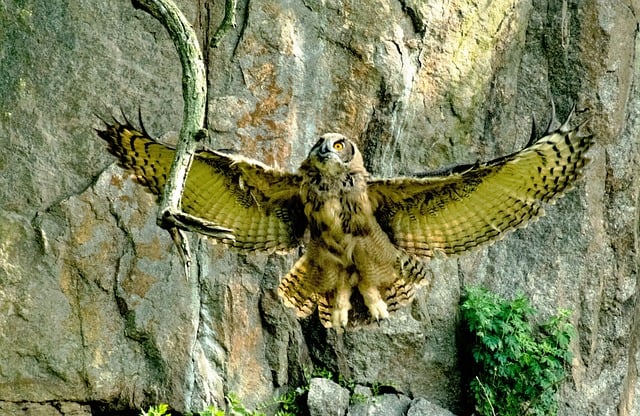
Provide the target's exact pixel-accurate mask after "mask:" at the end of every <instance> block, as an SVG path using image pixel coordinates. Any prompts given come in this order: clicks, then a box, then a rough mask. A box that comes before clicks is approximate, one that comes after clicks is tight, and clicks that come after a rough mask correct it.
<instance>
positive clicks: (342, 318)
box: [98, 116, 593, 328]
mask: <svg viewBox="0 0 640 416" xmlns="http://www.w3.org/2000/svg"><path fill="white" fill-rule="evenodd" d="M568 121H569V120H567V122H565V123H564V124H563V125H562V126H560V127H559V128H557V129H555V130H552V129H551V127H552V124H553V123H555V116H554V117H553V119H552V123H550V125H549V128H547V131H546V132H545V133H544V134H543V136H542V137H540V138H539V139H538V138H537V137H536V134H535V128H534V132H533V133H532V139H531V140H530V142H529V143H528V144H527V146H526V147H525V148H524V149H522V150H521V151H519V152H515V153H513V154H510V155H508V156H504V157H501V158H498V159H495V160H492V161H490V162H486V163H476V164H474V165H460V166H456V167H453V168H450V169H445V170H442V171H439V172H433V173H425V174H421V175H417V176H416V177H398V178H391V179H376V178H371V177H370V176H369V174H368V173H367V171H366V170H365V168H364V164H363V160H362V155H361V154H360V152H359V151H358V149H357V148H356V146H355V144H354V143H353V142H351V141H350V140H348V139H347V138H345V137H344V136H342V135H340V134H336V133H329V134H325V135H323V136H322V137H320V139H319V140H318V142H317V143H316V144H315V146H313V148H312V149H311V151H310V152H309V155H308V157H307V159H306V160H305V161H304V162H303V163H302V165H301V166H300V168H299V169H298V171H297V172H295V173H288V172H284V171H281V170H277V169H273V168H270V167H268V166H265V165H264V164H262V163H260V162H258V161H255V160H251V159H247V158H245V157H242V156H239V155H236V154H232V153H228V152H223V151H215V150H208V149H203V150H201V151H199V152H198V153H197V154H196V157H195V160H194V162H193V165H192V167H191V170H190V171H189V176H188V179H187V182H186V185H185V189H184V193H183V197H182V209H183V210H184V212H186V213H187V214H190V215H192V216H194V217H197V218H202V219H204V220H207V221H209V222H212V223H215V224H217V225H219V226H221V227H224V228H227V229H229V230H231V232H232V234H233V236H234V238H232V239H225V240H223V242H224V243H226V244H228V245H230V246H233V247H235V248H237V249H240V250H244V251H257V250H261V251H276V250H278V251H286V250H291V249H294V248H296V247H299V246H301V245H304V247H305V252H304V254H303V255H302V257H301V258H300V259H299V260H298V261H297V262H296V263H295V265H294V266H293V268H292V269H291V270H290V271H289V273H287V275H285V276H284V277H283V278H282V280H281V283H280V286H279V288H278V292H279V294H280V295H281V297H282V299H283V301H284V303H285V304H286V305H287V306H289V307H292V308H293V309H294V310H295V312H296V314H297V315H298V317H305V316H308V315H310V314H311V313H313V312H314V310H315V309H316V308H317V309H318V311H319V316H320V319H321V321H322V323H323V325H324V326H325V327H337V328H340V327H345V326H346V325H347V322H348V320H349V311H350V310H351V309H352V301H353V298H352V294H353V293H352V292H353V291H354V289H357V293H359V294H360V295H361V297H362V299H363V300H364V303H365V305H366V306H367V309H368V311H369V314H370V316H371V317H373V318H375V319H384V318H387V317H388V314H389V312H390V311H393V310H396V309H397V308H398V307H400V306H402V305H404V304H406V303H408V302H410V301H411V299H412V298H413V295H414V291H415V288H416V287H417V286H419V285H421V284H423V283H425V282H426V280H427V278H426V277H427V276H426V275H427V271H426V269H425V266H424V263H423V262H422V260H423V259H429V258H432V257H434V256H435V255H438V254H442V255H446V256H450V255H455V254H459V253H463V252H465V251H467V250H469V249H472V248H474V247H477V246H480V245H482V244H486V243H491V242H493V241H496V240H499V239H501V238H503V237H504V236H505V234H506V233H508V232H509V231H512V230H514V229H516V228H519V227H523V226H525V225H526V224H527V222H528V221H531V220H534V219H536V218H538V217H540V216H541V215H543V213H544V208H543V205H544V203H549V202H552V201H553V200H554V198H556V197H558V196H560V195H562V194H563V193H564V192H565V191H567V190H568V189H570V188H571V187H572V186H573V184H574V182H575V181H576V180H577V179H578V178H579V177H580V176H581V170H582V167H583V166H584V165H585V164H586V163H587V161H588V159H587V158H586V157H585V152H586V151H587V150H588V149H589V147H590V146H591V144H592V143H593V141H592V137H591V136H590V135H587V134H584V132H582V125H581V126H580V127H577V128H575V129H570V128H569V126H568ZM583 125H584V124H583ZM141 130H142V131H138V130H136V129H135V128H134V127H132V125H131V124H130V123H129V122H125V123H124V124H121V123H119V122H117V121H115V122H114V123H113V124H108V125H107V127H106V129H105V130H101V131H98V134H99V135H100V137H101V138H103V139H104V140H106V141H107V143H108V144H109V146H108V149H109V151H110V152H111V153H112V154H113V155H115V156H116V157H117V158H118V161H119V163H120V165H121V166H122V167H124V168H125V169H127V170H129V171H131V172H132V173H133V174H134V175H135V177H136V178H137V180H138V181H139V182H140V183H141V184H142V185H144V186H146V187H147V188H148V189H149V190H150V191H151V192H152V193H154V194H156V195H160V194H161V191H162V187H163V186H164V183H165V179H166V176H167V175H168V173H169V169H170V166H171V163H172V161H173V157H174V150H173V148H171V147H169V146H166V145H164V144H161V143H159V142H157V141H156V140H154V139H152V138H151V137H150V136H149V135H148V134H147V133H146V132H145V131H144V128H142V129H141Z"/></svg>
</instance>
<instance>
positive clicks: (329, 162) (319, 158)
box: [307, 133, 363, 170]
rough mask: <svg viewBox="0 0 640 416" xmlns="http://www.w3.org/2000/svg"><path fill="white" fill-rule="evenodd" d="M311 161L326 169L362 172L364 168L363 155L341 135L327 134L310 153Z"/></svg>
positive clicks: (321, 137) (309, 158)
mask: <svg viewBox="0 0 640 416" xmlns="http://www.w3.org/2000/svg"><path fill="white" fill-rule="evenodd" d="M307 160H309V161H315V162H316V163H317V164H319V165H323V166H324V167H328V166H336V167H337V166H342V167H347V168H350V170H353V169H355V170H360V169H361V168H362V166H363V161H362V155H361V154H360V151H359V150H358V148H357V147H356V145H355V144H354V143H353V142H352V141H351V140H349V139H347V138H346V137H345V136H343V135H342V134H339V133H326V134H323V135H322V136H320V139H319V140H318V142H317V143H316V144H315V145H314V146H313V147H312V148H311V151H310V152H309V157H308V158H307Z"/></svg>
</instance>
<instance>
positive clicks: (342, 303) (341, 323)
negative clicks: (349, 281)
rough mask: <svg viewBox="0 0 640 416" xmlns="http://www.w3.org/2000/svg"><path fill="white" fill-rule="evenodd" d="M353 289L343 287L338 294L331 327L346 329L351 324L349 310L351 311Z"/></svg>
mask: <svg viewBox="0 0 640 416" xmlns="http://www.w3.org/2000/svg"><path fill="white" fill-rule="evenodd" d="M350 298H351V288H350V287H342V288H340V289H338V290H337V292H336V299H335V303H334V306H333V311H331V325H332V326H333V327H334V328H346V327H347V322H349V310H350V309H351V302H350V300H349V299H350Z"/></svg>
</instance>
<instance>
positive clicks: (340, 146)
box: [333, 142, 344, 152]
mask: <svg viewBox="0 0 640 416" xmlns="http://www.w3.org/2000/svg"><path fill="white" fill-rule="evenodd" d="M333 148H334V149H335V150H337V151H338V152H339V151H341V150H342V149H344V143H342V142H335V143H334V144H333Z"/></svg>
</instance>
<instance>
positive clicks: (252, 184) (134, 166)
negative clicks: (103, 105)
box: [97, 120, 307, 251]
mask: <svg viewBox="0 0 640 416" xmlns="http://www.w3.org/2000/svg"><path fill="white" fill-rule="evenodd" d="M140 130H142V131H139V130H137V129H136V128H134V127H133V126H132V125H131V124H130V123H129V122H128V121H126V122H125V123H124V124H121V123H119V122H118V121H115V120H114V122H113V124H108V123H107V126H106V128H105V129H104V130H97V133H98V135H99V136H100V137H101V138H102V139H104V140H105V141H106V142H107V143H108V150H109V152H110V153H111V154H113V155H114V156H116V157H117V158H118V163H119V164H120V166H122V167H123V168H124V169H126V170H128V171H129V172H131V173H132V174H133V175H134V176H135V178H136V179H137V181H138V182H139V183H141V184H142V185H144V186H145V187H146V188H147V189H148V190H149V191H150V192H151V193H153V194H155V195H157V196H160V195H161V194H162V190H163V187H164V185H165V182H166V178H167V176H168V175H169V171H170V169H171V164H172V163H173V159H174V155H175V149H174V148H172V147H170V146H167V145H165V144H162V143H159V142H158V141H156V140H155V139H153V138H152V137H150V135H149V134H147V133H146V131H145V129H144V128H141V129H140ZM299 181H300V177H299V176H298V175H295V174H291V173H286V172H283V171H280V170H276V169H272V168H270V167H268V166H266V165H264V164H262V163H260V162H258V161H256V160H251V159H248V158H245V157H242V156H240V155H235V154H231V153H227V152H223V151H214V150H201V151H198V152H197V153H196V155H195V158H194V160H193V164H192V165H191V168H190V170H189V173H188V176H187V181H186V184H185V187H184V192H183V194H182V210H183V211H184V212H185V213H187V214H189V215H192V216H194V217H197V218H201V219H204V220H207V221H209V222H212V223H215V224H216V225H218V226H220V227H224V228H227V229H229V230H231V233H232V234H233V235H234V237H235V238H234V239H233V240H229V239H225V240H222V241H223V242H224V243H226V244H229V245H231V246H233V247H235V248H238V249H241V250H246V251H256V250H266V251H273V250H289V249H292V248H295V247H297V246H298V245H299V244H300V240H301V238H302V236H303V233H304V231H305V229H306V225H307V224H306V217H305V216H304V211H303V208H302V202H301V201H300V198H299V196H298V195H299V194H298V190H299Z"/></svg>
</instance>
